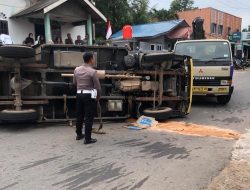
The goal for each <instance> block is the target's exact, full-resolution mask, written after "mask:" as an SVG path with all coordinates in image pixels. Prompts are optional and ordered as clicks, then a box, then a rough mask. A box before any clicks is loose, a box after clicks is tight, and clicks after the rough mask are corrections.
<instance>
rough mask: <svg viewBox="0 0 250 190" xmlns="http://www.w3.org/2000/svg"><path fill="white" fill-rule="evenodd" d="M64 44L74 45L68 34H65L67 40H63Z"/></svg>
mask: <svg viewBox="0 0 250 190" xmlns="http://www.w3.org/2000/svg"><path fill="white" fill-rule="evenodd" d="M65 44H74V43H73V40H72V38H71V34H70V33H68V34H67V38H66V39H65Z"/></svg>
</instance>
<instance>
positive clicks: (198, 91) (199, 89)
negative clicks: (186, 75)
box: [193, 87, 208, 93]
mask: <svg viewBox="0 0 250 190" xmlns="http://www.w3.org/2000/svg"><path fill="white" fill-rule="evenodd" d="M193 92H194V93H205V92H208V88H204V87H193Z"/></svg>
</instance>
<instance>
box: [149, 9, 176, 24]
mask: <svg viewBox="0 0 250 190" xmlns="http://www.w3.org/2000/svg"><path fill="white" fill-rule="evenodd" d="M149 14H150V18H151V19H150V21H151V22H158V21H166V20H172V19H176V15H175V14H173V12H171V11H169V10H166V9H160V10H157V9H152V10H151V11H150V13H149Z"/></svg>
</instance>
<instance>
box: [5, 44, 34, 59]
mask: <svg viewBox="0 0 250 190" xmlns="http://www.w3.org/2000/svg"><path fill="white" fill-rule="evenodd" d="M0 56H2V57H6V58H14V59H23V58H32V57H34V56H35V50H34V49H33V48H31V47H28V46H21V45H6V46H1V47H0Z"/></svg>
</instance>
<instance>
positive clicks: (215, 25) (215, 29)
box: [211, 23, 217, 34]
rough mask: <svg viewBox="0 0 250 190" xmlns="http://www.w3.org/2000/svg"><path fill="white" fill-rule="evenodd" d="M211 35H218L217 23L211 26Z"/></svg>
mask: <svg viewBox="0 0 250 190" xmlns="http://www.w3.org/2000/svg"><path fill="white" fill-rule="evenodd" d="M211 33H212V34H217V24H215V23H212V24H211Z"/></svg>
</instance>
